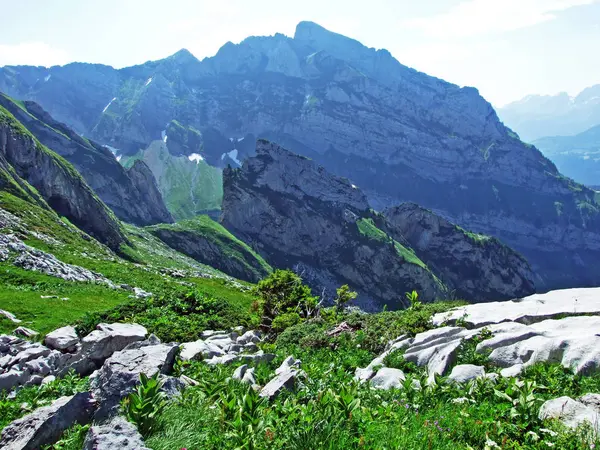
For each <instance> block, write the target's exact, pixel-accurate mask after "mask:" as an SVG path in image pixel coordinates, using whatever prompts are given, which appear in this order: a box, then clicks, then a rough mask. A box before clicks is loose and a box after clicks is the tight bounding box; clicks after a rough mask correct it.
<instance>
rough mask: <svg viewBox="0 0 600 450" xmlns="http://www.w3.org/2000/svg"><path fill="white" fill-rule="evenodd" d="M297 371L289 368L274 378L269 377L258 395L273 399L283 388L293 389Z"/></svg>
mask: <svg viewBox="0 0 600 450" xmlns="http://www.w3.org/2000/svg"><path fill="white" fill-rule="evenodd" d="M297 376H298V372H297V371H295V370H289V371H287V372H282V373H280V374H279V375H277V376H276V377H275V378H273V379H271V381H269V382H268V383H267V384H266V385H265V386H264V387H263V388H262V389H261V391H260V393H259V395H260V396H261V397H263V398H267V399H269V400H273V399H274V398H276V397H277V396H278V395H279V394H281V393H282V392H283V391H284V390H289V391H291V390H293V389H294V388H295V386H296V378H297Z"/></svg>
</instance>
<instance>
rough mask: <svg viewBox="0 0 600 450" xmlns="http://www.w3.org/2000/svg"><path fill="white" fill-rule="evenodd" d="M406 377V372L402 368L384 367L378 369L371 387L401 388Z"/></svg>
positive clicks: (372, 379)
mask: <svg viewBox="0 0 600 450" xmlns="http://www.w3.org/2000/svg"><path fill="white" fill-rule="evenodd" d="M405 379H406V376H405V375H404V372H402V371H401V370H400V369H391V368H389V367H383V368H381V369H379V370H378V371H377V373H376V374H375V376H374V377H373V378H371V381H370V383H371V387H374V388H375V389H385V390H388V389H392V388H396V389H399V388H401V387H402V382H403V381H404V380H405Z"/></svg>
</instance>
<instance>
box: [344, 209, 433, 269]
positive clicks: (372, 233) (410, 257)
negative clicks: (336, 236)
mask: <svg viewBox="0 0 600 450" xmlns="http://www.w3.org/2000/svg"><path fill="white" fill-rule="evenodd" d="M356 226H357V227H358V231H359V232H360V234H361V235H363V236H365V237H367V238H368V239H372V240H374V241H377V242H382V243H393V244H394V248H395V249H396V252H397V253H398V255H399V256H400V257H401V258H402V259H403V260H404V261H406V262H408V263H410V264H416V265H417V266H419V267H422V268H423V269H427V270H429V269H428V268H427V265H426V264H425V263H424V262H423V261H421V260H420V259H419V257H418V256H417V255H415V252H414V251H413V250H412V249H411V248H408V247H405V246H404V245H402V244H400V243H399V242H397V241H394V240H393V239H392V238H391V237H389V236H388V235H387V234H385V233H384V232H383V231H382V230H380V229H379V228H377V226H376V225H375V223H374V222H373V219H371V218H362V219H359V220H358V221H357V222H356Z"/></svg>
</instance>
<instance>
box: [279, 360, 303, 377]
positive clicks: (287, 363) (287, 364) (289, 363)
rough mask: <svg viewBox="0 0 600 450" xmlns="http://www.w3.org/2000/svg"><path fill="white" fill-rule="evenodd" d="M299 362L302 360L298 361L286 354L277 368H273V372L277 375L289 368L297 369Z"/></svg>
mask: <svg viewBox="0 0 600 450" xmlns="http://www.w3.org/2000/svg"><path fill="white" fill-rule="evenodd" d="M301 364H302V361H300V360H299V359H296V358H294V357H293V356H288V357H287V358H285V359H284V360H283V362H282V363H281V365H280V366H279V367H278V368H277V369H275V373H276V374H277V375H279V374H280V373H282V372H287V371H290V370H298V369H299V368H300V365H301Z"/></svg>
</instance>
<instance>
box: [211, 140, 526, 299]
mask: <svg viewBox="0 0 600 450" xmlns="http://www.w3.org/2000/svg"><path fill="white" fill-rule="evenodd" d="M223 184H224V198H223V214H222V219H221V220H222V223H223V225H225V227H227V228H228V229H230V230H231V231H233V232H234V233H235V234H236V235H238V236H240V237H242V238H244V240H245V241H246V242H249V243H252V244H253V246H255V247H256V248H257V249H259V251H260V252H261V253H262V254H263V255H265V257H266V259H267V260H268V261H269V262H271V263H272V264H274V265H275V266H278V267H291V268H294V269H295V270H297V271H299V272H302V273H303V274H304V276H305V278H306V279H307V280H308V281H309V282H310V283H311V285H312V287H313V289H314V290H315V291H316V292H318V293H321V292H322V289H325V292H326V294H325V295H326V296H327V295H329V296H331V295H332V294H333V293H334V292H335V291H334V288H335V287H339V286H340V285H341V284H344V283H348V284H350V285H351V286H352V287H353V288H355V289H357V290H358V291H359V293H360V298H359V300H360V303H361V305H362V306H363V307H366V308H369V309H376V308H381V307H382V305H384V304H388V305H390V306H391V307H401V306H403V302H404V299H403V294H404V292H407V291H412V290H413V289H415V290H417V291H419V293H420V294H421V295H422V297H423V298H424V299H426V300H432V299H434V298H440V297H444V296H445V295H447V293H448V290H447V286H446V285H444V283H443V282H441V281H440V280H439V278H438V276H443V277H444V278H445V279H447V280H448V283H449V286H451V287H453V288H455V289H457V290H458V291H459V292H460V293H461V294H463V295H464V296H465V297H466V298H468V299H469V300H473V301H483V300H488V299H490V298H504V297H511V298H512V297H515V296H520V295H524V294H527V293H531V292H532V291H533V284H532V282H531V272H530V270H529V267H528V265H527V262H526V261H524V260H523V259H522V258H519V257H518V256H517V255H516V254H514V252H512V251H511V250H510V249H508V248H506V247H504V246H502V245H501V244H500V243H497V242H495V241H493V244H492V243H491V242H492V241H491V240H490V243H489V244H486V245H485V246H483V248H482V250H479V249H475V248H474V247H475V244H473V245H472V244H471V243H470V242H468V241H467V238H466V237H465V233H466V232H464V231H462V230H458V229H457V228H456V227H454V226H453V225H451V224H449V223H448V222H446V221H444V220H443V219H441V218H439V217H437V216H435V215H433V214H431V213H430V214H431V217H426V219H428V220H429V222H430V223H426V221H425V220H424V219H425V218H424V217H413V216H412V215H411V214H409V210H410V209H412V208H413V207H408V209H405V208H397V209H394V210H391V211H390V212H389V218H387V219H386V218H385V217H383V216H382V215H380V214H376V213H373V212H372V210H370V209H369V204H368V202H367V198H366V196H365V195H364V194H363V192H362V191H361V190H360V189H358V188H357V187H356V186H354V185H352V184H351V183H350V182H349V181H348V180H347V179H344V178H340V177H336V176H333V175H331V174H329V173H328V172H327V171H326V170H325V169H324V168H323V167H321V166H319V165H317V164H316V163H314V162H313V161H311V160H309V159H307V158H305V157H301V156H298V155H294V154H292V153H290V152H288V151H287V150H284V149H283V148H281V147H280V146H278V145H276V144H272V143H270V142H268V141H264V140H259V141H258V142H257V146H256V156H255V157H252V158H249V159H247V160H246V161H245V162H244V165H243V166H242V168H241V169H226V170H225V172H224V179H223ZM404 214H405V215H406V216H404ZM423 216H426V214H425V213H423ZM411 220H421V221H422V223H418V224H411V223H407V222H410V221H411ZM411 226H412V227H413V229H418V228H420V229H421V230H424V229H427V231H426V232H425V231H424V233H428V234H429V239H428V242H427V241H425V239H427V238H426V236H422V238H425V239H414V237H415V236H413V235H410V236H409V237H410V240H411V242H410V243H409V239H407V238H406V236H405V234H408V233H406V231H408V230H409V229H410V227H411ZM446 227H452V230H450V229H447V228H446ZM386 229H388V233H386V232H385V231H384V230H386ZM446 238H449V239H450V241H449V242H448V243H447V244H446V245H445V244H444V243H445V240H446ZM413 242H414V244H416V245H419V246H420V247H421V249H420V250H421V251H422V254H423V255H424V256H426V257H428V258H429V259H430V260H431V261H432V263H434V264H439V266H440V267H439V268H437V267H436V268H434V266H433V265H429V264H428V263H427V262H426V261H424V260H423V259H422V258H421V252H420V251H419V248H418V247H416V246H413V245H412V244H413ZM428 243H429V245H427V244H428ZM411 247H412V248H411ZM469 251H473V253H472V254H471V255H467V254H466V253H468V252H469ZM462 252H464V253H462ZM446 263H448V264H446ZM509 263H510V264H515V265H516V267H514V268H505V267H504V266H503V264H509ZM476 266H479V270H476V269H475V267H476ZM436 269H439V271H436ZM479 276H488V277H490V278H491V280H487V279H482V280H479V279H477V278H478V277H479ZM528 277H529V278H528ZM486 283H489V286H487V287H485V288H484V287H482V286H483V285H484V284H486ZM493 296H495V297H493Z"/></svg>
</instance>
